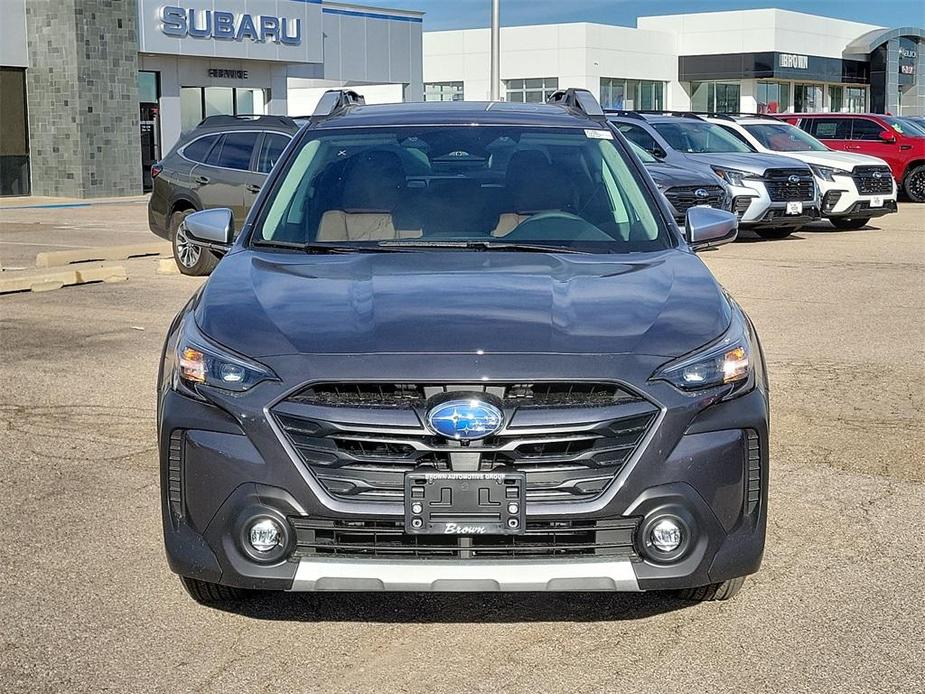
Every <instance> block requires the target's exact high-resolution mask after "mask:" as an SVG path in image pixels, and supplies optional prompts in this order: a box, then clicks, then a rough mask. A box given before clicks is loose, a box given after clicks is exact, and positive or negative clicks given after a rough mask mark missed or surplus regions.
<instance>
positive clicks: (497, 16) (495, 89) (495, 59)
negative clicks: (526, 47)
mask: <svg viewBox="0 0 925 694" xmlns="http://www.w3.org/2000/svg"><path fill="white" fill-rule="evenodd" d="M500 87H501V0H491V100H492V101H498V100H499V99H500V98H501V95H500V93H499V91H500Z"/></svg>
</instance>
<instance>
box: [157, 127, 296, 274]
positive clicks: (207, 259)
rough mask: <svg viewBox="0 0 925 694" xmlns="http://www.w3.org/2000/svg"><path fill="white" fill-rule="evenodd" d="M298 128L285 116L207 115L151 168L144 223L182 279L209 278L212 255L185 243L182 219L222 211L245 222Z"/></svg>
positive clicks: (213, 261)
mask: <svg viewBox="0 0 925 694" xmlns="http://www.w3.org/2000/svg"><path fill="white" fill-rule="evenodd" d="M298 129H299V124H298V123H297V122H296V121H295V120H293V119H292V118H288V117H286V116H209V117H208V118H206V119H205V120H203V121H202V122H201V123H200V124H199V125H198V126H196V127H195V128H194V129H193V130H191V131H190V132H188V133H185V134H184V136H183V137H181V139H180V140H179V141H178V142H177V144H176V145H174V147H173V149H171V150H170V153H169V154H168V155H167V156H166V157H164V158H163V159H162V160H161V161H159V162H158V163H157V164H155V165H154V166H152V167H151V176H152V178H153V180H154V188H153V190H152V192H151V200H150V202H149V203H148V225H149V226H150V228H151V231H153V232H154V233H155V234H157V235H158V236H160V237H162V238H165V239H167V240H169V241H170V242H171V243H172V244H173V257H174V259H175V260H176V261H177V267H179V268H180V272H182V273H183V274H185V275H208V274H209V273H210V272H212V268H214V267H215V263H216V262H217V257H216V256H215V255H214V254H213V253H212V252H211V251H208V250H202V249H200V248H199V247H198V246H194V245H192V244H190V243H189V242H188V241H187V238H186V236H185V234H184V232H183V230H182V228H181V222H182V221H183V220H184V219H185V218H186V216H187V215H189V214H191V213H192V212H197V211H199V210H206V209H209V208H213V207H227V208H228V209H230V210H232V211H233V212H234V214H235V216H236V217H237V218H238V219H244V217H245V216H246V215H247V212H248V210H249V209H250V207H251V205H253V204H254V200H255V199H256V197H257V193H259V192H260V187H261V186H262V185H263V182H264V179H266V177H267V174H268V173H270V170H271V169H272V168H273V165H274V164H275V163H276V160H277V159H279V156H280V154H282V152H283V150H284V149H285V148H286V145H288V144H289V140H290V139H291V138H292V136H293V135H295V133H296V132H298Z"/></svg>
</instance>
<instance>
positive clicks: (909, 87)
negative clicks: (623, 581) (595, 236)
mask: <svg viewBox="0 0 925 694" xmlns="http://www.w3.org/2000/svg"><path fill="white" fill-rule="evenodd" d="M502 19H503V16H502ZM923 44H925V31H923V29H922V27H898V28H887V27H879V26H874V25H871V24H860V23H858V22H848V21H844V20H840V19H832V18H829V17H820V16H816V15H810V14H804V13H800V12H789V11H784V10H776V9H762V10H743V11H732V12H704V13H697V14H684V15H668V16H658V17H640V18H639V19H638V20H637V26H636V27H635V28H633V27H622V26H613V25H607V24H589V23H574V24H547V25H539V26H520V27H506V28H503V29H502V30H501V84H500V85H499V88H500V94H501V95H502V97H503V98H505V99H507V100H508V101H542V100H543V99H545V98H546V97H547V96H549V94H551V93H552V92H553V91H555V90H556V89H558V88H562V87H584V88H586V89H590V90H591V91H592V92H594V93H595V94H596V95H598V96H599V97H600V99H601V102H602V104H603V105H604V106H605V107H606V108H617V109H619V108H623V109H640V110H641V109H678V110H681V109H683V110H688V109H693V110H696V111H722V112H743V113H755V112H783V111H855V112H860V111H875V112H880V113H883V112H889V113H893V114H897V115H898V114H904V115H911V114H923V115H925V81H923V78H922V73H923V70H925V51H923V50H922V49H923V48H925V45H923ZM489 61H490V35H489V30H488V29H471V30H458V31H435V32H426V33H425V34H424V82H425V98H427V99H450V100H452V99H470V100H478V99H485V98H487V97H488V94H489V93H490V90H491V84H490V81H489Z"/></svg>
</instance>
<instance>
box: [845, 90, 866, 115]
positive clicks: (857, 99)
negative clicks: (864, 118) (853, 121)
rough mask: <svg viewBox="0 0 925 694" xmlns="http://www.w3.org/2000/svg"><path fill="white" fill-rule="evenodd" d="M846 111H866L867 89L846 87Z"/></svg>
mask: <svg viewBox="0 0 925 694" xmlns="http://www.w3.org/2000/svg"><path fill="white" fill-rule="evenodd" d="M845 111H847V112H848V113H866V112H867V89H865V88H864V87H845Z"/></svg>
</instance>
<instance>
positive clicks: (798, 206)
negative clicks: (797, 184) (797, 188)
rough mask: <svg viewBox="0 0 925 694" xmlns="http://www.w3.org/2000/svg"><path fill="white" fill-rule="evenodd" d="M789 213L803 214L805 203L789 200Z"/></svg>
mask: <svg viewBox="0 0 925 694" xmlns="http://www.w3.org/2000/svg"><path fill="white" fill-rule="evenodd" d="M787 214H803V203H802V202H788V203H787Z"/></svg>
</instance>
